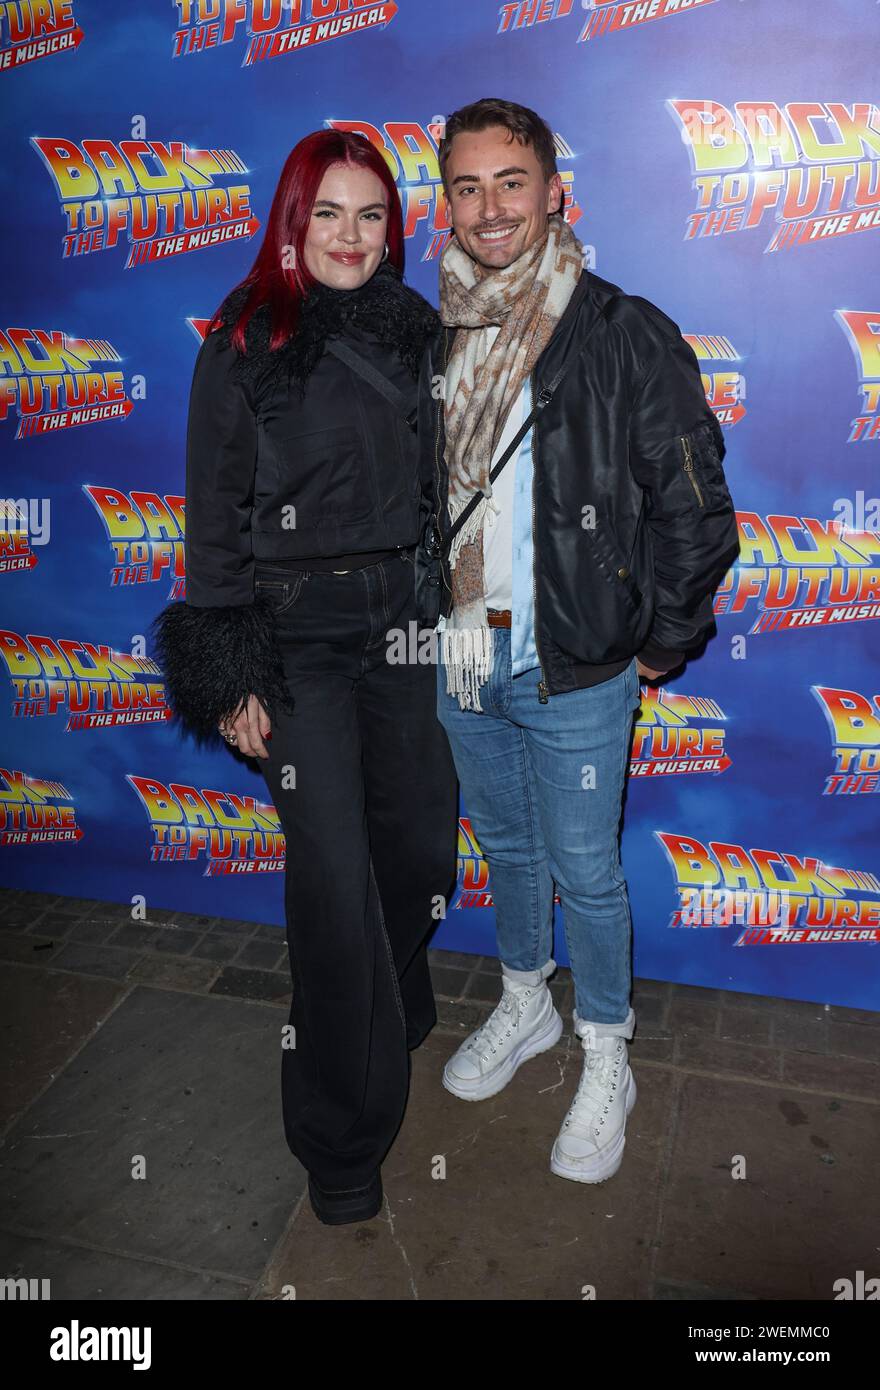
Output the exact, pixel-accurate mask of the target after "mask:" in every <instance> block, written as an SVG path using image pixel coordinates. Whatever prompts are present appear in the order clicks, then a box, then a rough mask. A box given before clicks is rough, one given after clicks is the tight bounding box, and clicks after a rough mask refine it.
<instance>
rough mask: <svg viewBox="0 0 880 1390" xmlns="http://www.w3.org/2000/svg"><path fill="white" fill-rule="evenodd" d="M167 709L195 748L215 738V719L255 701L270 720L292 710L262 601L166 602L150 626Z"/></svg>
mask: <svg viewBox="0 0 880 1390" xmlns="http://www.w3.org/2000/svg"><path fill="white" fill-rule="evenodd" d="M151 630H152V635H153V641H154V644H155V649H156V659H157V660H158V662H159V665H160V666H161V667H162V673H163V675H164V677H165V690H166V696H167V700H168V704H169V705H170V707H171V710H172V713H173V715H174V717H175V718H176V719H177V721H178V722H179V724H180V726H181V727H182V728H183V729H184V731H185V732H186V733H188V734H191V735H192V736H193V738H194V739H195V741H196V743H197V744H202V743H213V742H215V741H219V740H220V738H221V735H220V732H219V729H218V725H219V723H220V721H221V719H228V718H230V717H234V716H235V715H236V714H237V713H238V712H239V710H240V709H241V708H242V707H243V705H244V704H245V703H246V702H247V698H248V696H249V695H256V696H257V698H258V700H259V701H260V703H261V705H262V706H263V708H264V709H265V710H266V712H267V714H268V715H269V718H270V719H273V720H274V718H275V716H276V712H277V711H279V710H280V709H285V710H287V711H288V712H289V713H290V712H292V710H293V699H292V697H291V695H290V693H289V691H288V689H287V685H286V682H285V678H284V668H283V665H282V661H281V653H280V651H279V648H278V639H277V635H276V631H275V624H274V619H273V613H272V609H271V608H270V606H269V605H268V603H267V602H266V600H265V598H263V597H262V596H261V595H257V596H256V597H255V598H254V602H253V603H250V604H241V605H226V606H224V607H218V608H196V607H194V606H193V605H191V604H188V603H181V602H174V603H169V604H168V605H167V606H166V607H165V608H163V609H162V611H161V612H160V613H159V614H158V616H157V617H156V618H154V619H153V622H152V624H151Z"/></svg>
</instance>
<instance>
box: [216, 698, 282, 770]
mask: <svg viewBox="0 0 880 1390" xmlns="http://www.w3.org/2000/svg"><path fill="white" fill-rule="evenodd" d="M219 727H220V732H221V734H222V735H223V737H224V738H226V735H227V734H233V735H234V736H235V742H234V744H233V747H235V748H238V749H240V750H241V752H242V753H244V755H245V757H247V758H268V756H269V750H268V748H267V747H266V745H265V744H264V742H263V739H264V738H270V737H271V734H272V724H271V721H270V719H269V716H268V714H267V713H266V711H265V710H264V709H263V706H262V705H261V704H260V702H259V700H258V699H257V697H256V695H249V696H248V702H247V705H246V706H245V708H244V709H243V710H242V711H241V713H240V714H239V715H237V716H236V718H235V719H233V720H232V721H229V720H225V719H224V720H223V721H222V723H221V724H220V726H219Z"/></svg>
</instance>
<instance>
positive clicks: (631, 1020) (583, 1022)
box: [572, 1009, 636, 1042]
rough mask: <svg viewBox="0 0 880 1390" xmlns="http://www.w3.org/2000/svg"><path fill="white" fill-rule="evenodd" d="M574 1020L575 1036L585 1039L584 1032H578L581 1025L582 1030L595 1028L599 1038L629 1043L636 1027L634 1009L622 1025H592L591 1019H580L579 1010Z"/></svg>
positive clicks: (574, 1015) (573, 1016) (575, 1011)
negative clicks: (623, 1039)
mask: <svg viewBox="0 0 880 1390" xmlns="http://www.w3.org/2000/svg"><path fill="white" fill-rule="evenodd" d="M572 1019H573V1021H574V1031H575V1034H576V1036H577V1037H579V1038H580V1037H583V1035H584V1034H583V1031H578V1025H580V1028H581V1030H584V1029H586V1028H593V1029H594V1030H595V1033H596V1036H597V1037H599V1038H626V1040H627V1042H629V1041H631V1039H632V1035H633V1033H634V1032H635V1026H636V1016H635V1012H634V1011H633V1009H630V1011H629V1013H628V1014H627V1016H626V1018H625V1019H624V1020H623V1022H622V1023H590V1021H589V1019H586V1018H581V1017H580V1015H579V1013H578V1011H577V1009H575V1010H574V1011H573V1013H572Z"/></svg>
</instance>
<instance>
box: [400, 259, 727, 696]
mask: <svg viewBox="0 0 880 1390" xmlns="http://www.w3.org/2000/svg"><path fill="white" fill-rule="evenodd" d="M575 294H576V295H577V296H578V299H579V303H578V304H577V306H576V307H575V306H573V309H574V312H573V313H572V314H569V315H567V316H566V320H567V321H566V320H560V323H559V324H557V327H556V330H555V332H554V334H553V336H552V337H551V339H550V342H549V344H548V345H547V347H546V348H545V350H544V352H543V353H542V354H541V356H540V357H539V359H538V361H537V363H536V365H535V368H534V371H533V372H532V376H531V390H532V401H533V402H535V401H537V400H538V399H539V393H540V392H541V390H542V388H545V387H546V386H547V383H548V382H550V381H551V380H552V379H553V378H554V376H555V375H556V373H557V372H558V371H559V369H560V367H561V366H562V365H563V363H565V364H566V371H565V375H564V377H563V379H562V381H561V383H560V384H559V386H558V387H557V389H556V392H555V394H554V395H553V397H552V399H550V400H549V401H548V402H547V403H546V404H545V405H544V406H543V408H542V409H541V411H540V413H539V415H538V416H537V418H536V420H535V422H534V425H533V427H532V450H533V460H534V481H533V489H534V491H533V554H534V578H533V587H534V623H535V643H536V647H537V651H538V657H539V661H540V664H541V670H542V682H541V684H540V685H539V698H540V699H541V700H542V701H546V700H547V699H548V697H549V696H551V695H555V694H559V693H561V692H563V691H568V690H573V689H577V688H578V687H582V686H588V685H594V684H598V683H599V682H601V681H603V680H607V679H609V678H610V677H612V676H614V675H615V674H617V673H618V672H619V671H621V670H623V669H624V667H626V666H627V665H628V664H629V663H630V661H631V660H632V658H633V656H638V657H639V658H640V660H641V661H642V662H643V663H644V664H645V665H646V666H649V667H651V668H652V669H655V670H660V671H663V672H666V671H669V670H672V669H674V668H675V667H677V666H679V665H680V664H681V663H682V661H683V660H684V659H685V657H686V656H687V655H688V654H689V653H692V652H694V651H695V650H696V649H697V648H698V647H699V646H700V645H701V644H702V642H703V641H704V639H705V638H706V636H707V635H709V634H710V632H711V631H712V629H713V625H714V619H713V596H714V593H715V590H716V589H717V587H718V585H719V584H720V582H721V580H722V579H723V578H724V576H725V574H726V573H727V571H728V570H729V568H730V566H731V565H732V564H733V563H734V561H735V560H736V558H737V556H738V554H739V537H738V530H737V523H736V514H735V511H734V505H733V501H732V499H731V495H730V492H729V490H728V486H727V481H726V478H725V474H724V469H723V467H722V460H723V458H724V456H725V452H726V448H725V442H724V438H723V434H722V430H721V426H720V425H719V423H718V420H717V418H716V416H715V413H714V411H713V410H712V409H711V407H710V406H709V405H708V403H707V401H706V395H705V391H704V389H703V384H702V380H701V377H700V369H699V364H698V362H697V357H696V354H695V353H694V351H693V349H692V348H691V347H690V345H689V344H688V343H687V342H686V341H685V339H684V338H683V337H682V334H681V332H680V330H679V327H678V325H677V324H676V323H674V322H673V320H672V319H670V318H669V317H668V316H667V315H666V314H665V313H663V311H662V310H661V309H659V308H658V307H657V306H656V305H655V304H652V303H651V302H650V301H649V300H647V299H643V298H642V297H641V296H639V295H630V294H626V293H624V292H623V291H622V290H621V289H620V288H619V286H617V285H614V284H612V283H611V282H610V281H608V280H604V279H602V278H601V277H600V276H598V275H594V274H593V273H592V272H591V271H588V270H584V271H583V272H582V276H581V280H580V282H579V284H578V287H577V289H576V291H575ZM454 332H455V330H453V329H443V330H441V331H440V333H439V334H438V335H437V337H436V339H435V340H434V342H433V343H432V344H431V346H430V347H429V350H428V352H427V353H426V355H425V359H424V361H423V365H422V377H421V384H420V393H419V396H420V415H419V439H420V454H421V472H422V487H423V492H424V496H425V500H426V504H427V505H429V506H430V508H431V509H432V511H433V512H434V514H435V515H436V518H437V527H438V531H439V535H440V537H441V539H442V537H443V535H444V534H445V532H446V531H447V530H448V529H449V524H450V523H449V515H448V510H447V492H448V486H449V479H448V473H447V468H446V463H445V460H444V433H443V416H444V412H443V400H442V379H443V372H444V369H445V364H446V360H447V357H448V353H449V351H450V349H451V346H452V339H453V337H454ZM512 463H513V461H511V463H510V464H508V465H507V466H508V467H511V466H512ZM418 558H419V560H420V564H419V566H418V568H419V569H421V570H422V572H423V573H424V574H426V575H427V576H428V578H427V581H426V582H427V583H428V584H432V583H433V584H434V585H437V586H439V588H440V592H441V598H440V612H441V613H443V614H448V613H449V612H450V611H451V595H452V591H451V587H450V575H449V569H448V564H447V562H446V558H445V556H444V558H443V559H442V562H441V561H439V560H435V561H433V562H432V561H431V559H430V558H429V557H428V556H427V555H426V554H425V553H424V547H422V548H421V551H420V555H419V557H418ZM431 616H432V617H433V616H434V615H433V614H432V615H431Z"/></svg>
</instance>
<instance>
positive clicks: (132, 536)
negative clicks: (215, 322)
mask: <svg viewBox="0 0 880 1390" xmlns="http://www.w3.org/2000/svg"><path fill="white" fill-rule="evenodd" d="M35 8H36V9H37V10H38V11H39V14H37V15H35V14H34V13H33V11H34V9H35ZM9 9H12V10H13V13H12V15H11V16H10V14H9V12H8V10H7V9H6V7H4V10H5V12H6V17H5V18H4V19H3V21H2V23H3V25H4V27H3V29H2V33H0V43H2V62H3V65H4V67H5V68H6V72H5V74H4V76H3V80H4V82H5V93H4V95H5V97H6V120H5V130H6V157H5V159H4V160H3V164H2V173H0V177H2V180H3V184H2V192H3V197H2V199H0V218H2V223H3V244H4V250H5V257H4V259H5V265H6V269H7V277H6V281H7V282H6V314H5V320H6V326H5V328H3V330H2V339H0V341H2V351H3V378H2V383H3V392H2V398H3V408H4V412H5V418H4V419H3V421H2V424H0V428H2V434H3V443H4V458H5V460H6V463H5V469H4V475H5V478H6V484H5V486H6V493H7V507H6V510H7V519H6V521H5V522H2V521H0V524H3V525H5V526H6V527H7V528H8V529H7V530H6V531H5V532H4V534H3V536H2V537H0V541H2V545H3V549H2V554H0V585H2V601H3V612H2V618H0V622H2V629H3V631H2V636H0V650H2V654H3V662H2V664H0V675H2V677H3V680H4V693H3V701H2V707H0V720H2V732H3V750H4V751H3V768H2V770H0V775H2V779H3V784H2V808H3V809H2V832H3V849H4V869H5V873H4V881H5V882H6V883H7V884H9V885H11V886H15V887H22V888H30V889H41V890H45V889H51V890H53V891H57V892H60V893H68V894H72V895H77V896H80V895H88V896H93V897H97V898H100V899H106V900H112V901H120V902H128V901H130V900H132V899H134V898H136V897H138V896H139V895H142V896H143V897H144V898H145V899H146V902H147V905H148V907H153V908H158V907H164V908H178V907H179V908H182V909H186V910H189V911H195V912H204V913H209V914H212V915H215V914H216V915H221V916H229V917H243V918H248V919H253V920H256V919H259V920H262V921H269V922H276V923H278V924H279V925H280V924H281V923H282V921H283V903H282V888H283V839H282V837H281V836H280V835H279V834H278V821H277V816H275V814H274V811H273V808H272V807H271V806H269V805H267V803H266V789H265V784H264V783H263V781H262V778H261V777H260V775H259V774H258V773H257V772H255V771H254V772H251V771H250V770H249V769H248V768H247V767H246V766H245V765H242V764H240V763H238V762H236V761H234V760H233V759H231V758H230V757H229V756H228V755H227V754H226V753H225V752H224V751H222V750H221V751H219V752H216V753H207V752H197V751H196V750H194V748H193V747H192V746H191V745H190V744H189V743H187V742H182V741H181V740H180V739H179V738H178V736H177V735H176V733H175V732H174V731H173V729H172V728H171V727H170V726H169V725H168V723H167V720H166V717H165V714H166V712H165V710H164V708H163V686H162V678H161V672H160V671H159V670H158V668H157V667H156V666H155V663H154V662H152V661H151V660H150V652H149V645H148V641H147V637H146V634H147V632H148V626H149V623H150V620H151V619H152V617H153V616H154V614H155V613H156V612H157V611H158V609H159V608H160V607H161V606H163V605H164V603H165V602H167V601H168V600H169V598H171V597H175V596H177V597H179V596H181V594H182V579H183V572H182V558H183V555H182V539H181V538H182V534H183V529H182V528H183V515H182V491H183V483H184V471H183V470H184V436H185V424H186V408H187V398H188V393H189V385H190V379H191V373H192V365H193V360H194V357H195V354H196V351H197V348H198V342H199V335H200V332H201V331H202V330H203V327H204V322H205V320H206V318H207V317H208V316H209V315H210V314H211V312H212V311H213V310H214V308H215V307H216V306H217V304H218V303H219V302H220V300H221V298H222V297H223V295H224V294H225V293H226V291H227V290H228V289H230V288H231V287H232V285H233V284H235V283H236V282H237V281H238V280H240V279H241V277H242V276H243V274H244V273H245V272H246V270H247V269H248V268H249V266H250V264H251V262H252V260H253V257H254V255H255V253H256V249H257V246H258V244H259V238H260V237H261V236H262V227H263V225H264V223H265V217H266V213H267V210H268V206H269V203H270V200H271V197H272V193H273V191H274V188H275V184H276V181H277V178H278V175H279V172H280V169H281V166H282V163H283V161H284V159H285V157H286V155H287V153H288V152H289V150H290V148H291V147H292V146H293V145H294V144H295V143H296V141H297V140H298V139H299V138H300V137H301V136H302V135H304V134H305V133H306V132H308V131H310V130H313V129H316V128H319V127H322V126H325V125H327V124H329V123H333V122H338V123H340V124H342V125H345V126H350V127H352V128H355V129H360V130H363V131H364V132H365V133H366V134H367V135H368V136H369V137H370V138H371V139H374V140H376V141H377V142H378V143H380V144H381V145H382V147H383V148H384V149H385V151H386V154H387V157H388V159H389V162H390V164H391V166H392V168H393V169H394V171H395V175H396V178H397V182H398V186H399V188H400V191H401V196H402V198H403V201H404V208H405V213H406V220H407V278H408V280H409V282H410V283H411V284H412V285H414V286H415V287H416V288H417V289H419V290H421V291H422V292H423V293H424V294H425V295H426V296H427V297H428V298H430V299H431V300H432V302H434V303H436V302H437V293H436V283H437V256H438V254H439V251H440V250H441V249H442V245H443V240H444V237H445V235H446V234H447V233H446V223H445V220H444V213H443V208H442V201H441V199H440V196H439V184H438V171H437V164H436V144H435V136H436V120H437V118H438V117H439V116H442V115H443V113H448V112H449V111H451V110H453V109H454V108H455V107H456V106H459V105H461V104H463V103H465V102H467V101H471V100H474V99H476V98H477V97H480V96H504V97H508V98H510V99H513V100H517V101H521V102H524V103H526V104H527V105H530V106H533V107H535V108H536V109H537V110H538V111H540V112H541V113H542V115H543V116H544V117H545V118H546V119H547V120H548V122H549V123H550V125H551V126H552V128H553V130H554V132H556V135H557V143H558V150H559V167H560V171H561V172H562V173H563V176H564V179H565V181H566V188H567V198H566V203H567V212H566V215H567V217H568V219H569V221H570V222H571V223H572V225H573V226H574V229H575V231H576V233H577V235H578V236H579V237H580V239H581V241H582V242H583V243H584V244H585V246H586V248H587V251H588V255H589V258H590V259H589V262H588V263H589V264H590V265H591V267H592V268H594V269H595V270H596V271H597V273H599V274H600V275H602V276H604V277H606V278H607V279H609V280H612V281H614V282H615V283H617V284H619V285H621V286H622V287H623V288H624V289H625V290H627V291H629V292H631V293H636V294H640V295H644V296H646V297H647V298H648V299H650V300H652V301H654V302H655V303H657V304H658V305H659V306H660V307H661V308H662V309H664V310H665V311H666V312H667V313H668V314H669V315H670V316H671V317H672V318H673V319H675V321H676V322H677V323H678V325H679V326H680V328H681V330H682V332H683V333H685V334H686V335H687V336H688V337H689V339H690V341H691V342H692V344H693V346H694V349H695V351H696V353H697V355H698V357H699V359H700V365H701V369H702V371H703V373H704V384H705V388H706V392H707V397H708V399H709V401H710V403H711V405H712V406H713V408H714V409H715V410H716V412H717V414H718V417H719V420H720V421H721V423H722V425H723V427H724V429H725V437H726V440H727V457H726V460H725V469H726V472H727V476H728V481H729V484H730V488H731V492H732V494H733V497H734V501H735V503H736V506H737V511H738V514H739V519H740V526H741V534H742V544H743V550H742V555H741V557H740V560H739V562H738V563H737V565H736V566H735V567H734V570H733V571H732V572H731V573H730V575H729V576H728V577H727V579H726V581H725V582H724V584H723V585H722V588H721V589H720V590H719V594H718V598H717V601H716V611H717V626H718V635H717V637H716V638H715V639H714V640H713V641H711V642H710V644H709V646H708V649H707V651H706V653H705V655H704V656H703V657H701V658H700V659H698V660H694V661H693V662H691V663H690V664H689V665H688V666H687V667H686V668H685V669H684V670H683V671H682V672H681V673H679V675H677V676H676V677H675V678H674V679H672V680H670V681H669V682H668V684H666V685H664V686H662V687H660V688H654V687H650V688H646V689H645V691H644V692H643V693H644V699H643V706H642V710H641V713H640V715H639V721H638V724H637V726H636V741H635V744H634V749H633V754H634V756H633V763H632V767H631V776H630V780H629V783H628V790H627V797H626V804H625V817H624V827H625V828H624V835H623V847H622V854H623V864H624V869H625V871H626V874H627V877H628V882H629V886H630V899H631V905H632V913H633V923H634V933H635V936H634V941H635V971H636V974H637V975H641V976H649V977H654V978H660V979H669V980H677V981H687V982H691V983H694V984H700V985H716V986H720V987H722V988H727V989H736V990H743V991H750V992H754V993H758V994H765V993H766V994H777V995H783V996H787V997H792V998H806V999H816V1000H821V1001H825V1002H829V1003H841V1004H849V1005H854V1006H861V1007H865V1008H877V1007H878V1003H880V998H878V993H880V992H878V984H877V970H876V962H877V959H878V957H877V946H878V940H880V880H878V872H880V852H878V840H880V837H878V833H877V831H878V817H877V806H878V801H877V792H878V780H877V779H878V771H880V696H878V693H877V692H878V690H880V669H878V668H880V662H878V645H877V633H878V627H877V621H878V618H880V536H878V502H877V494H878V493H880V486H878V473H877V470H878V448H880V443H878V441H880V412H878V393H880V286H878V277H877V265H878V256H877V252H878V234H880V114H878V109H877V106H875V105H874V104H873V102H874V101H875V100H876V71H877V65H876V53H877V30H878V14H880V11H878V6H877V5H876V4H875V3H874V2H873V0H825V3H823V4H822V5H815V6H809V7H807V6H804V4H803V3H802V0H763V3H762V2H761V0H749V2H748V3H740V0H703V2H702V3H699V0H694V3H690V4H688V3H685V2H684V0H681V2H680V3H676V0H646V2H645V3H642V4H620V3H596V4H592V5H591V4H588V3H584V4H576V3H574V0H529V3H517V4H498V3H497V0H449V3H446V4H443V5H441V4H432V3H423V2H422V0H399V3H398V4H396V5H395V4H393V3H389V4H358V3H346V0H302V4H300V3H299V0H293V4H292V5H291V4H285V5H284V6H283V7H282V6H281V5H280V4H273V3H272V0H266V3H265V4H259V3H258V4H257V5H256V6H254V5H253V4H252V3H250V0H225V2H224V0H202V2H201V3H198V0H193V3H189V2H188V0H178V3H177V4H163V3H154V4H149V3H147V4H142V5H128V6H124V7H121V6H118V5H116V4H109V3H106V2H105V3H101V0H67V2H66V3H57V4H55V5H54V6H51V5H50V6H47V5H39V6H36V7H34V6H31V5H29V4H27V3H22V4H20V5H18V6H17V7H9ZM49 11H51V14H49ZM10 20H13V21H15V24H16V25H17V27H13V28H10ZM756 94H759V95H760V98H761V100H760V103H759V102H758V101H757V99H756ZM432 131H433V133H432ZM820 243H821V244H820ZM695 894H697V895H699V902H698V901H697V897H695ZM557 936H558V952H557V958H558V959H559V960H560V961H562V962H565V961H566V955H565V946H564V940H563V938H562V933H561V930H559V929H558V930H557ZM435 944H436V945H439V946H447V947H453V948H456V949H460V950H464V951H473V952H483V953H494V951H495V942H494V922H493V913H492V908H491V884H490V883H489V882H488V877H487V874H486V867H485V864H484V861H483V860H482V858H481V856H480V852H479V845H478V844H477V842H476V839H475V838H474V836H473V835H472V834H471V832H470V827H469V823H468V819H467V808H466V807H464V806H463V807H462V831H461V861H460V885H459V892H458V894H457V897H456V900H455V901H454V902H453V903H451V904H450V905H449V910H448V913H447V916H446V918H445V920H444V921H443V922H442V924H441V927H440V930H439V932H438V935H437V936H436V938H435Z"/></svg>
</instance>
